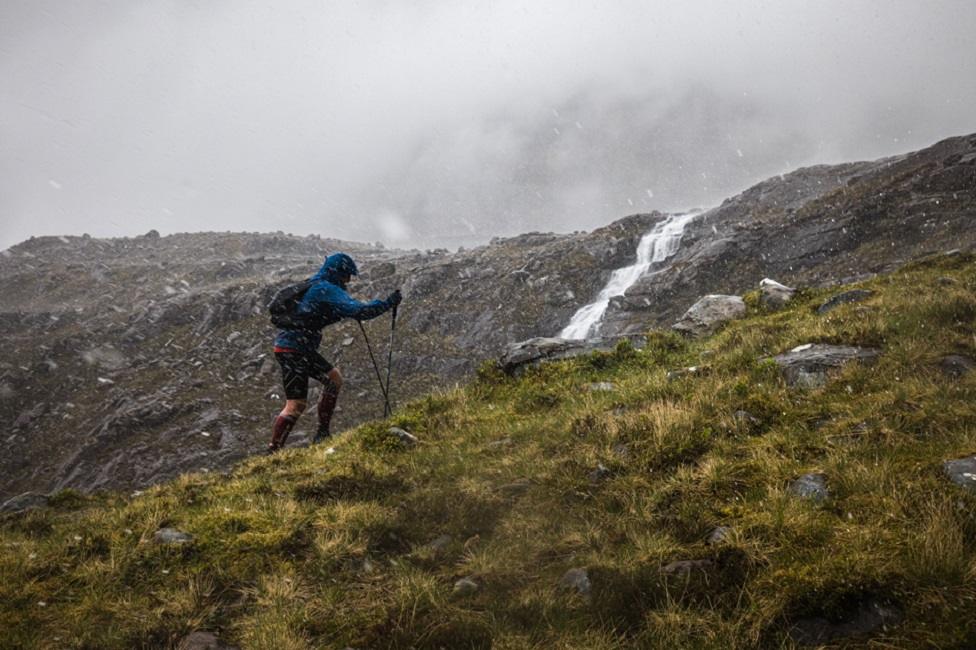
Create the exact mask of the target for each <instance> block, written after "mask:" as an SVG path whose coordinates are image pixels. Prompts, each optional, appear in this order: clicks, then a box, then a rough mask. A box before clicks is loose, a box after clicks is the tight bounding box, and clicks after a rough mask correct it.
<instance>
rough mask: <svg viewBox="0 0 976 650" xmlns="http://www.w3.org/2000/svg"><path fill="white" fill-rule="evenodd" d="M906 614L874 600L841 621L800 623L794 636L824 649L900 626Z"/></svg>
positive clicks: (818, 618)
mask: <svg viewBox="0 0 976 650" xmlns="http://www.w3.org/2000/svg"><path fill="white" fill-rule="evenodd" d="M903 618H904V614H903V612H902V611H901V608H899V607H898V606H897V605H895V604H892V603H887V602H883V601H882V600H880V599H877V598H870V599H868V600H865V601H863V602H861V603H859V604H858V606H857V609H855V610H854V611H853V612H850V613H849V615H848V616H847V617H845V618H843V619H841V620H840V621H830V620H828V619H826V618H824V617H821V616H811V617H807V618H802V619H800V620H798V621H796V622H795V623H794V624H793V626H792V628H791V629H790V637H791V638H792V639H793V641H795V642H796V643H798V644H799V645H802V646H820V645H824V644H826V643H831V642H833V641H837V640H839V639H845V638H848V637H853V636H863V635H868V634H872V633H874V632H877V631H879V630H887V629H888V628H889V627H893V626H895V625H898V623H900V622H901V620H902V619H903Z"/></svg>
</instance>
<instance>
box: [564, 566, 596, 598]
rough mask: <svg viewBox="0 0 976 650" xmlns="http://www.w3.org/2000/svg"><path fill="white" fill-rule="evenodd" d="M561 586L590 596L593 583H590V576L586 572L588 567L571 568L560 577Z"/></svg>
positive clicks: (584, 595)
mask: <svg viewBox="0 0 976 650" xmlns="http://www.w3.org/2000/svg"><path fill="white" fill-rule="evenodd" d="M559 588H560V589H565V590H567V591H575V592H576V593H578V594H579V595H581V596H583V597H589V595H590V593H591V592H592V590H593V585H592V584H591V583H590V576H589V575H588V574H587V573H586V569H570V570H569V571H567V572H566V573H564V574H563V577H562V578H560V579H559Z"/></svg>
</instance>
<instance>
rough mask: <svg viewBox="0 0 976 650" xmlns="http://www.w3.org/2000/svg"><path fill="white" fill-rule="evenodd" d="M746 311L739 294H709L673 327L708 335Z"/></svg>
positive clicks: (686, 332)
mask: <svg viewBox="0 0 976 650" xmlns="http://www.w3.org/2000/svg"><path fill="white" fill-rule="evenodd" d="M745 313H746V303H745V302H743V301H742V298H740V297H739V296H723V295H708V296H705V297H704V298H702V299H701V300H699V301H698V302H696V303H695V304H694V305H692V306H691V308H690V309H688V311H686V312H685V313H684V316H682V317H681V318H680V319H679V320H678V322H677V323H675V324H674V325H672V326H671V329H673V330H677V331H678V332H681V333H682V334H687V335H689V336H696V337H697V336H707V335H709V334H712V333H714V332H715V331H716V330H718V328H719V327H721V326H722V325H723V324H725V323H726V322H728V321H730V320H732V319H735V318H739V317H740V316H742V315H743V314H745Z"/></svg>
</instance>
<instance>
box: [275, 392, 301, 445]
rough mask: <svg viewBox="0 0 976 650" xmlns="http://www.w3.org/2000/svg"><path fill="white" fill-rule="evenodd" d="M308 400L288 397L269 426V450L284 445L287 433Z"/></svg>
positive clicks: (293, 425)
mask: <svg viewBox="0 0 976 650" xmlns="http://www.w3.org/2000/svg"><path fill="white" fill-rule="evenodd" d="M306 406H308V402H307V401H305V400H303V399H290V400H287V401H286V402H285V408H283V409H281V413H279V414H278V417H276V418H275V421H274V424H273V425H272V426H271V443H270V444H269V445H268V450H269V451H277V450H278V449H280V448H281V447H283V446H284V444H285V441H286V440H288V434H289V433H291V430H292V429H293V428H294V427H295V423H296V422H298V418H300V417H301V416H302V413H304V412H305V407H306Z"/></svg>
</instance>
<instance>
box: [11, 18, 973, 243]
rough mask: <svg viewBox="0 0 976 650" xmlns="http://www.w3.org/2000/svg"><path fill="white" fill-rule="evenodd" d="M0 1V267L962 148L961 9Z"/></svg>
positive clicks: (406, 226) (555, 206)
mask: <svg viewBox="0 0 976 650" xmlns="http://www.w3.org/2000/svg"><path fill="white" fill-rule="evenodd" d="M571 4H572V5H577V4H581V3H556V2H552V3H538V2H536V3H529V2H524V3H515V2H481V3H452V2H408V3H405V2H392V1H391V2H382V1H377V2H359V3H353V2H319V1H299V0H296V1H291V2H270V1H255V2H247V3H243V2H218V1H208V2H203V1H201V2H191V1H189V0H185V1H179V0H171V1H169V2H165V1H162V0H160V1H154V2H148V1H146V2H139V1H131V0H129V1H123V0H119V1H116V2H94V1H90V2H69V1H68V0H63V1H60V2H48V1H38V0H23V1H17V0H5V2H3V3H2V4H0V248H6V247H8V246H11V245H13V244H15V243H17V242H19V241H21V240H23V239H26V238H28V237H30V236H32V235H44V234H55V235H61V234H81V233H85V232H87V233H89V234H91V235H93V236H121V235H136V234H141V233H144V232H146V231H148V230H149V229H157V230H159V231H160V232H162V233H163V234H166V233H172V232H183V231H200V230H218V231H223V230H230V231H262V232H266V231H277V230H281V231H285V232H291V233H295V234H308V233H316V234H320V235H322V236H325V237H339V238H344V239H353V240H359V241H376V240H380V241H383V242H384V243H386V244H388V245H397V246H416V247H421V248H432V247H436V246H446V247H455V246H458V245H465V246H467V245H472V244H477V243H483V242H485V241H487V240H488V239H489V238H490V237H492V236H495V235H511V234H516V233H519V232H525V231H530V230H544V231H548V230H555V231H562V232H566V231H573V230H578V229H586V230H590V229H592V228H595V227H599V226H601V225H603V224H606V223H608V222H609V221H612V220H613V219H616V218H619V217H621V216H624V215H626V214H630V213H634V212H643V211H649V210H651V209H660V210H682V209H687V208H692V207H705V206H709V205H713V204H716V203H718V202H720V201H721V200H722V199H723V198H725V197H727V196H730V195H732V194H735V193H736V192H738V191H741V190H743V189H745V188H746V187H748V186H749V185H750V184H752V183H754V182H756V181H759V180H762V179H764V178H766V177H769V176H771V175H774V174H778V173H782V172H785V171H789V170H792V169H795V168H796V167H799V166H802V165H808V164H815V163H831V162H843V161H848V160H863V159H873V158H877V157H880V156H885V155H891V154H896V153H902V152H905V151H910V150H913V149H918V148H921V147H924V146H927V145H929V144H932V143H934V142H935V141H937V140H939V139H942V138H945V137H948V136H952V135H960V134H964V133H970V132H976V111H974V110H973V106H974V105H976V45H974V39H973V35H974V34H976V4H974V3H972V2H970V1H969V0H960V1H958V2H947V1H943V2H932V1H930V2H925V3H920V2H915V1H911V2H908V1H906V2H895V1H883V2H882V1H879V2H871V1H858V2H850V1H848V2H840V1H836V2H833V1H831V2H815V3H814V2H806V1H804V2H800V1H796V2H790V1H783V0H777V1H769V2H758V1H757V2H749V3H746V2H735V3H732V2H694V3H692V2H677V1H675V2H667V3H664V2H650V1H646V0H645V1H642V2H624V1H621V2H612V3H593V4H592V5H590V6H585V7H583V6H574V7H569V6H568V5H571Z"/></svg>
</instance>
